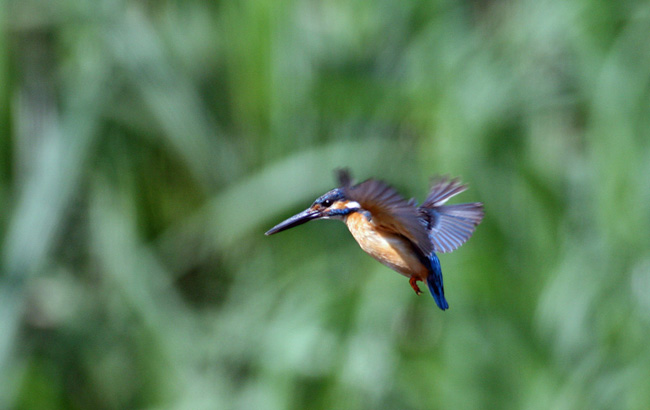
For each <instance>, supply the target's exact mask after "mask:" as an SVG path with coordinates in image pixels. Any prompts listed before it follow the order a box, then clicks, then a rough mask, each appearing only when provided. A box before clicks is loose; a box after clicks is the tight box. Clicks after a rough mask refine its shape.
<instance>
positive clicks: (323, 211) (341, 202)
mask: <svg viewBox="0 0 650 410" xmlns="http://www.w3.org/2000/svg"><path fill="white" fill-rule="evenodd" d="M360 208H361V206H360V205H359V203H358V202H356V201H353V200H350V199H348V198H346V196H345V189H344V188H343V187H342V188H335V189H332V190H331V191H329V192H327V193H326V194H324V195H322V196H320V197H319V198H318V199H316V200H315V201H314V203H313V204H312V205H311V206H310V207H309V208H307V209H305V210H304V211H302V212H300V213H299V214H296V215H294V216H292V217H291V218H289V219H287V220H286V221H283V222H280V223H279V224H277V225H276V226H274V227H273V228H271V229H269V230H268V231H267V232H266V235H273V234H274V233H278V232H280V231H284V230H286V229H289V228H293V227H294V226H298V225H301V224H304V223H305V222H309V221H311V220H314V219H344V218H345V217H346V216H347V215H349V214H351V213H352V212H356V211H358V210H359V209H360Z"/></svg>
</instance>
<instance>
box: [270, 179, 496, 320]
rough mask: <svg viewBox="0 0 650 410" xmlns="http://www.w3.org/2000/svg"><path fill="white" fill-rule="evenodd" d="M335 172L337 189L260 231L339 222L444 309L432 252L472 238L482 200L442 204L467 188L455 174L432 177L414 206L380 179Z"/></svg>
mask: <svg viewBox="0 0 650 410" xmlns="http://www.w3.org/2000/svg"><path fill="white" fill-rule="evenodd" d="M336 174H337V177H338V182H339V187H338V188H334V189H332V190H331V191H329V192H327V193H325V194H324V195H322V196H320V197H319V198H317V199H316V200H315V201H314V203H313V204H312V205H311V206H310V207H309V208H307V209H305V210H304V211H302V212H300V213H298V214H296V215H294V216H292V217H291V218H289V219H287V220H285V221H283V222H280V223H279V224H277V225H276V226H274V227H273V228H271V229H269V230H268V231H267V232H266V235H273V234H274V233H278V232H280V231H284V230H286V229H289V228H293V227H294V226H298V225H301V224H304V223H306V222H309V221H311V220H315V219H338V220H341V221H343V222H344V223H345V224H346V225H347V227H348V229H349V230H350V233H351V234H352V236H353V237H354V239H355V240H356V241H357V243H358V244H359V246H360V247H361V249H363V250H364V251H365V252H366V253H368V254H369V255H370V256H372V257H373V258H375V259H376V260H378V261H379V262H381V263H383V264H384V265H386V266H388V267H389V268H391V269H393V270H394V271H396V272H398V273H400V274H402V275H404V276H406V277H407V278H409V284H410V285H411V287H412V288H413V290H414V291H415V293H416V295H419V294H421V293H422V292H421V290H420V287H419V286H418V283H417V282H424V283H426V284H427V287H428V288H429V291H430V292H431V295H432V296H433V299H434V300H435V302H436V304H437V305H438V307H439V308H440V309H442V310H446V309H448V308H449V304H448V303H447V299H445V288H444V286H443V282H442V269H441V267H440V260H439V259H438V256H437V254H436V252H438V253H444V252H451V251H453V250H455V249H457V248H458V247H459V246H461V245H462V244H463V243H465V242H466V241H467V240H468V239H469V238H470V237H471V236H472V234H473V233H474V230H475V229H476V226H477V225H478V224H479V223H480V222H481V220H482V219H483V215H484V211H483V204H482V203H481V202H472V203H463V204H455V205H445V203H446V202H447V200H449V198H451V197H453V196H455V195H457V194H460V193H461V192H463V191H465V190H466V189H467V185H463V184H461V182H460V180H459V179H458V178H454V179H450V178H449V177H447V176H442V177H440V176H438V177H436V178H434V179H433V183H432V186H431V191H430V192H429V195H428V196H427V198H426V200H425V201H424V203H422V205H420V206H418V203H417V201H415V199H410V200H406V199H405V198H403V197H402V196H401V195H400V194H399V193H398V192H397V191H396V190H395V189H394V188H392V187H391V186H389V185H388V184H386V183H385V182H383V181H380V180H375V179H368V180H366V181H363V182H360V183H358V184H353V180H352V177H351V175H350V172H349V171H348V170H347V169H340V170H338V171H337V172H336Z"/></svg>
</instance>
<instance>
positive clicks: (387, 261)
mask: <svg viewBox="0 0 650 410" xmlns="http://www.w3.org/2000/svg"><path fill="white" fill-rule="evenodd" d="M345 222H346V225H347V226H348V229H349V230H350V233H351V234H352V236H353V237H354V239H355V240H356V241H357V243H359V246H361V249H363V250H364V251H365V252H366V253H368V254H369V255H370V256H372V257H373V258H375V259H376V260H378V261H379V262H381V263H383V264H384V265H386V266H388V267H389V268H391V269H393V270H394V271H396V272H399V273H401V274H402V275H404V276H407V277H409V278H410V279H409V283H410V284H411V287H412V288H413V290H415V292H416V293H418V294H420V293H421V292H420V289H419V288H418V286H417V283H416V282H417V281H425V280H426V277H427V274H428V270H427V268H426V267H425V266H424V265H423V264H422V262H420V259H419V258H418V257H417V255H416V254H415V252H414V251H413V247H412V245H411V243H410V242H409V241H408V240H407V239H406V238H404V237H403V236H401V235H398V234H395V233H391V232H387V231H386V230H384V229H382V228H381V227H377V226H375V224H373V223H372V222H370V221H368V220H367V219H366V217H365V216H364V215H363V214H360V213H352V214H350V215H349V216H348V217H347V219H346V221H345Z"/></svg>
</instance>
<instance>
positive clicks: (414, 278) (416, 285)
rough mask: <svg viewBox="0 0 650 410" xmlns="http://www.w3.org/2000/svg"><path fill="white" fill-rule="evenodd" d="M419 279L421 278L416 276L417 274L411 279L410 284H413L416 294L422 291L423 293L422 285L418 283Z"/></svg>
mask: <svg viewBox="0 0 650 410" xmlns="http://www.w3.org/2000/svg"><path fill="white" fill-rule="evenodd" d="M418 280H419V279H418V278H416V277H415V276H411V278H410V279H409V284H410V285H411V287H412V288H413V290H414V291H415V294H416V295H419V294H420V293H422V291H421V290H420V287H419V286H418V283H417V282H418Z"/></svg>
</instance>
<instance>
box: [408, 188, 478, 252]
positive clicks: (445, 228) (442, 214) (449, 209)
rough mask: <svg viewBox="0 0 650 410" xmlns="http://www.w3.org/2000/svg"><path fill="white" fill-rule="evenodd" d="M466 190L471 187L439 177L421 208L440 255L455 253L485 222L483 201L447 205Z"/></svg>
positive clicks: (435, 247) (434, 245)
mask: <svg viewBox="0 0 650 410" xmlns="http://www.w3.org/2000/svg"><path fill="white" fill-rule="evenodd" d="M466 189H467V186H466V185H462V184H461V183H460V181H459V180H458V179H452V180H450V179H449V178H447V177H442V178H438V179H437V180H436V181H435V182H434V184H433V187H432V188H431V193H429V196H428V197H427V200H426V201H424V204H422V206H421V207H420V213H421V214H422V216H423V218H424V219H425V220H426V221H427V227H426V228H427V231H428V233H429V238H431V241H432V242H433V248H434V250H435V251H436V252H451V251H453V250H455V249H457V248H458V247H459V246H461V245H462V244H464V243H465V242H467V240H468V239H469V238H470V237H471V236H472V234H473V233H474V230H475V229H476V225H478V224H479V223H480V222H481V220H482V219H483V215H484V211H483V204H482V203H480V202H473V203H465V204H457V205H443V204H444V203H445V202H447V200H448V199H449V198H451V197H452V196H454V195H457V194H459V193H461V192H463V191H465V190H466Z"/></svg>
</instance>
